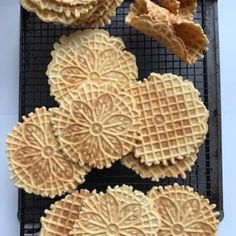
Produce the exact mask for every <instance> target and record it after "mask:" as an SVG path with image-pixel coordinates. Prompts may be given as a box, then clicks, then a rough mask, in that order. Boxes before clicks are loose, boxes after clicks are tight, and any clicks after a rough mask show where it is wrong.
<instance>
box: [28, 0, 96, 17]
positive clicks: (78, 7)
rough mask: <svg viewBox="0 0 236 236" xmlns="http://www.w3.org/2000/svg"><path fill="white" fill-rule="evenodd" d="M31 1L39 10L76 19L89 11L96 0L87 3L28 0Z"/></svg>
mask: <svg viewBox="0 0 236 236" xmlns="http://www.w3.org/2000/svg"><path fill="white" fill-rule="evenodd" d="M30 1H31V2H32V3H34V4H36V5H37V6H38V8H40V9H41V10H43V11H44V10H47V11H51V12H55V13H56V14H58V13H59V14H64V15H65V16H66V17H68V18H71V19H73V21H76V20H77V19H80V17H81V16H83V15H85V14H87V13H88V12H89V11H91V10H92V9H93V7H94V5H95V3H96V0H93V1H90V2H89V3H87V4H81V3H80V4H74V5H71V4H65V3H58V2H57V1H55V0H30Z"/></svg>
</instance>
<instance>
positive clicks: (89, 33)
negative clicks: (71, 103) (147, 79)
mask: <svg viewBox="0 0 236 236" xmlns="http://www.w3.org/2000/svg"><path fill="white" fill-rule="evenodd" d="M54 48H55V50H54V51H53V52H52V57H53V59H52V61H51V63H50V64H49V66H48V70H47V75H48V77H49V84H50V91H51V95H53V96H55V99H56V100H57V101H58V102H59V103H60V104H62V103H64V102H65V100H66V99H68V98H71V97H73V94H74V93H76V92H77V89H78V88H79V87H80V86H81V85H82V84H83V83H85V82H97V83H106V84H116V85H118V86H119V87H121V88H125V87H126V86H127V84H128V83H129V82H130V81H132V82H133V81H135V79H136V78H137V76H138V75H137V74H138V72H137V71H138V69H137V65H136V59H135V57H134V55H132V54H131V53H129V52H127V51H125V50H124V44H123V42H122V40H121V39H120V38H115V37H111V36H110V35H109V33H108V32H106V31H104V30H98V29H96V30H85V31H78V32H76V33H73V34H71V35H70V36H69V37H65V36H63V37H62V38H61V39H60V43H56V44H55V45H54Z"/></svg>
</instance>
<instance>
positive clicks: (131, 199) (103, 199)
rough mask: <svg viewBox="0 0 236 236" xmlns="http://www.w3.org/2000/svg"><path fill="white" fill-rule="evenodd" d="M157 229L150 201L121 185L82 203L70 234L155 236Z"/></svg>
mask: <svg viewBox="0 0 236 236" xmlns="http://www.w3.org/2000/svg"><path fill="white" fill-rule="evenodd" d="M159 227H160V220H159V216H158V214H157V213H156V210H155V209H154V207H153V202H152V201H150V199H148V197H146V196H145V195H144V194H143V193H142V192H140V191H137V190H135V191H134V190H133V188H132V187H129V186H126V185H123V186H121V187H118V186H116V187H115V188H113V189H112V188H111V187H108V189H107V192H106V193H105V194H104V193H100V194H97V195H95V196H92V197H90V198H88V199H86V200H84V204H83V206H82V209H81V211H80V216H79V219H78V220H77V221H76V223H75V225H74V227H73V230H72V231H71V233H70V235H74V236H79V235H87V236H90V235H91V236H92V235H94V236H95V235H109V236H110V235H111V236H114V235H116V236H123V235H130V236H139V235H140V236H141V235H142V236H156V235H157V232H158V229H159Z"/></svg>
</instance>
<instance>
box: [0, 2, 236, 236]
mask: <svg viewBox="0 0 236 236" xmlns="http://www.w3.org/2000/svg"><path fill="white" fill-rule="evenodd" d="M229 3H230V4H229ZM235 9H236V1H233V0H231V1H230V0H229V1H219V18H220V48H221V81H222V82H221V83H222V85H221V87H222V115H223V117H222V119H223V165H224V166H223V167H224V209H225V218H224V221H223V222H222V223H221V225H220V228H219V233H218V235H219V236H235V235H236V227H235V220H236V216H235V215H236V201H235V198H236V188H235V180H236V171H235V168H236V157H235V155H236V154H235V145H236V143H235V142H236V78H235V74H236V59H235V58H236V47H235V38H236V21H234V20H233V16H234V14H235ZM0 28H1V31H0V32H1V36H0V72H1V73H0V156H1V158H0V190H1V194H0V236H3V235H4V236H18V235H19V224H18V222H17V219H16V212H17V191H16V188H15V187H14V185H13V183H12V182H10V181H9V172H8V169H7V160H6V155H5V153H4V149H5V144H4V139H5V136H6V134H7V133H8V132H9V131H10V130H11V128H12V127H13V126H14V124H15V122H16V121H17V111H18V67H19V60H18V48H19V5H18V1H17V0H10V1H9V0H0ZM3 36H4V37H3ZM3 193H4V194H3Z"/></svg>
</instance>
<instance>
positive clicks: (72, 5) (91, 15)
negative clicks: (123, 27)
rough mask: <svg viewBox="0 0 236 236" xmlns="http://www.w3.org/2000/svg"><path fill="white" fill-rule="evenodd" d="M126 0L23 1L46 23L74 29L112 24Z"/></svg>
mask: <svg viewBox="0 0 236 236" xmlns="http://www.w3.org/2000/svg"><path fill="white" fill-rule="evenodd" d="M123 1H124V0H21V5H22V6H23V7H24V8H25V9H26V10H27V11H30V12H34V13H36V14H37V16H38V17H39V18H40V19H41V20H42V21H44V22H53V23H56V24H64V25H71V26H74V27H103V26H105V25H106V24H110V23H111V18H112V17H113V16H114V15H115V14H116V8H117V7H119V6H120V5H121V4H122V2H123Z"/></svg>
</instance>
